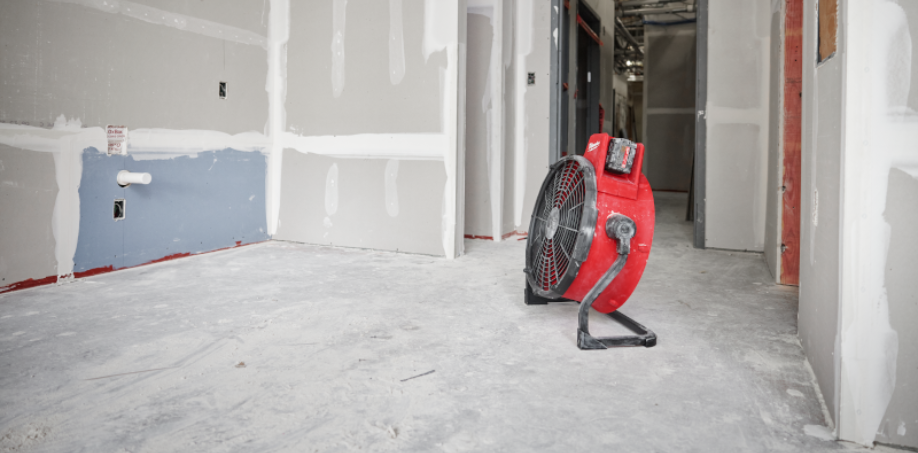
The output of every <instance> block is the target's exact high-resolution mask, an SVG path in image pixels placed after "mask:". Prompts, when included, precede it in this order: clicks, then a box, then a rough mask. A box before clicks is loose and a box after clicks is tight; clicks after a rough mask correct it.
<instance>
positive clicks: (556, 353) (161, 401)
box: [0, 194, 857, 452]
mask: <svg viewBox="0 0 918 453" xmlns="http://www.w3.org/2000/svg"><path fill="white" fill-rule="evenodd" d="M684 203H685V199H684V198H683V197H681V196H678V195H672V194H659V195H658V211H659V212H658V224H657V229H656V231H657V236H656V238H655V243H654V248H653V252H652V254H651V261H650V263H649V265H648V269H647V272H646V273H645V278H644V280H643V282H642V283H641V285H640V286H639V287H638V290H637V292H636V294H635V295H634V297H633V298H632V300H631V301H630V302H629V303H628V304H626V305H625V307H624V309H623V311H624V312H625V313H627V314H629V315H632V316H634V317H635V318H637V319H638V320H640V321H642V322H644V323H645V324H646V325H647V326H649V327H650V328H652V329H654V330H655V331H656V332H657V334H658V336H659V344H658V346H657V347H655V348H652V349H644V348H639V349H638V348H633V349H617V350H609V351H580V350H578V349H577V348H576V346H575V325H576V311H577V306H576V304H572V303H568V304H555V305H551V306H536V307H527V306H525V305H524V304H523V301H522V292H523V274H522V271H521V270H522V268H523V246H524V242H522V241H509V242H503V243H497V244H495V243H491V242H485V241H469V242H467V243H466V248H467V255H466V256H464V257H462V258H461V259H458V260H454V261H447V260H444V259H438V258H432V257H425V256H413V255H403V254H393V253H378V252H369V251H362V250H345V249H335V248H323V247H314V246H306V245H298V244H291V243H282V242H270V243H266V244H261V245H256V246H251V247H246V248H241V249H235V250H231V251H226V252H220V253H214V254H209V255H203V256H198V257H193V258H188V259H183V260H178V261H173V262H169V263H162V264H157V265H151V266H146V267H142V268H138V269H134V270H128V271H122V272H117V273H113V274H108V275H103V276H98V277H93V278H88V279H84V280H81V281H78V282H76V283H72V284H69V285H64V286H50V287H43V288H36V289H33V290H27V291H21V292H16V293H9V294H5V295H2V296H0V451H25V450H34V451H85V452H102V451H132V452H135V451H202V450H203V451H323V452H324V451H352V450H367V451H520V452H529V451H564V452H567V451H590V450H596V451H642V452H673V451H697V452H712V451H729V452H739V451H756V452H766V451H767V452H774V451H807V452H811V451H835V450H846V451H852V450H857V449H856V448H854V447H851V446H850V445H846V444H840V443H836V442H831V441H829V442H827V441H822V440H819V439H817V438H815V437H811V436H808V435H806V434H804V426H805V425H821V424H823V416H822V413H821V408H820V405H819V402H818V400H817V395H816V392H815V390H814V388H813V386H812V384H811V382H812V381H811V376H810V373H809V372H808V371H807V368H806V365H805V363H804V356H803V354H802V351H801V348H800V345H799V343H798V342H797V338H796V335H795V332H796V327H795V324H796V321H795V320H796V310H797V305H796V292H795V290H794V289H792V288H783V287H779V286H775V285H774V284H772V283H771V281H772V278H771V277H770V276H769V274H768V271H767V269H766V267H765V265H764V264H763V262H762V257H761V256H760V255H757V254H744V253H730V252H723V251H701V250H695V249H693V248H691V247H690V245H689V244H690V242H689V238H690V234H691V225H690V224H689V223H687V222H683V221H681V217H682V216H683V215H684V205H685V204H684ZM593 319H595V320H599V319H600V318H599V316H594V317H593ZM610 328H611V326H610V325H605V324H603V325H601V326H597V327H594V330H595V331H597V332H598V333H600V334H601V333H603V330H604V329H606V330H608V329H610ZM243 363H244V365H243ZM431 370H435V371H434V372H433V373H431V374H428V375H425V376H422V377H418V378H416V379H411V380H407V381H403V380H404V379H406V378H409V377H412V376H416V375H418V374H421V373H425V372H428V371H431Z"/></svg>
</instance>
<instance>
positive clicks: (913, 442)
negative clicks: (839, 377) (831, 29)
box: [876, 8, 918, 448]
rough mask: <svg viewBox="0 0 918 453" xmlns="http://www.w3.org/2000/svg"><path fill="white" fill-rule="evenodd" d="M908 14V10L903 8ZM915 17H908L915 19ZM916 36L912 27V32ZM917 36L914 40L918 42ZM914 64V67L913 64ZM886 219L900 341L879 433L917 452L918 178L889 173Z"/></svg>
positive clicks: (887, 280)
mask: <svg viewBox="0 0 918 453" xmlns="http://www.w3.org/2000/svg"><path fill="white" fill-rule="evenodd" d="M903 9H904V8H903ZM914 17H916V16H914V15H910V16H909V24H911V23H912V22H911V19H912V18H914ZM910 28H911V29H912V30H914V28H913V27H910ZM914 36H915V35H912V39H914ZM912 61H915V60H914V59H913V60H912ZM887 194H888V195H887V197H886V207H885V209H884V210H883V217H884V218H885V219H886V222H887V223H888V224H889V255H888V256H887V258H886V263H885V265H884V271H885V276H884V284H885V286H886V292H887V293H886V296H887V298H888V303H889V327H890V328H891V329H892V330H893V331H895V332H896V335H897V337H898V340H899V348H898V354H897V357H896V373H895V381H896V385H895V388H894V389H893V392H892V398H891V399H890V402H889V406H888V407H887V408H886V413H885V414H884V415H883V419H882V420H881V421H880V426H879V428H878V429H877V438H876V440H877V441H878V442H883V443H887V444H893V445H904V446H908V447H912V448H916V447H918V414H916V411H918V409H916V408H918V388H916V387H918V346H916V345H918V329H915V320H916V319H918V279H916V278H915V270H916V269H918V240H916V239H915V234H914V231H915V225H918V209H915V204H916V200H918V178H916V177H915V176H914V175H913V174H909V173H907V172H906V171H904V170H902V169H899V168H892V169H890V170H889V186H888V187H887Z"/></svg>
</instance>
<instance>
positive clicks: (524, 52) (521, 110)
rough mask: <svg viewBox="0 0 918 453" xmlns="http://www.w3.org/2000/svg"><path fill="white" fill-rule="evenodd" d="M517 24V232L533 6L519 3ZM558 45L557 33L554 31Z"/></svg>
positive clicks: (520, 218) (523, 181) (520, 217)
mask: <svg viewBox="0 0 918 453" xmlns="http://www.w3.org/2000/svg"><path fill="white" fill-rule="evenodd" d="M516 8H517V18H518V20H517V22H516V30H515V31H516V34H517V35H516V45H517V47H516V55H515V56H514V57H515V59H516V74H515V77H514V88H515V89H514V94H515V95H516V99H514V102H515V103H516V107H515V108H514V127H513V134H514V138H513V147H514V158H513V220H514V225H515V227H516V229H520V226H521V225H522V223H523V200H524V198H525V195H526V163H527V161H528V159H527V157H528V149H529V147H528V146H527V145H528V143H527V142H526V137H527V134H526V124H528V123H529V114H528V112H527V111H526V88H527V86H526V84H525V83H523V80H526V72H527V66H526V57H528V56H529V54H530V53H532V20H533V19H532V2H528V1H518V2H516ZM555 35H556V36H555V39H556V41H557V30H555Z"/></svg>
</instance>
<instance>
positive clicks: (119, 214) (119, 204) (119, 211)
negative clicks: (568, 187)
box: [112, 198, 124, 222]
mask: <svg viewBox="0 0 918 453" xmlns="http://www.w3.org/2000/svg"><path fill="white" fill-rule="evenodd" d="M112 214H113V215H112V217H114V219H115V221H116V222H117V221H118V220H124V198H116V199H115V207H114V209H113V212H112Z"/></svg>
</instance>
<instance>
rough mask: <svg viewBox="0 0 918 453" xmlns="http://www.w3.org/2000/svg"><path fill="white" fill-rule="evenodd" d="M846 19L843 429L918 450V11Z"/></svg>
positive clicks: (860, 13) (885, 3)
mask: <svg viewBox="0 0 918 453" xmlns="http://www.w3.org/2000/svg"><path fill="white" fill-rule="evenodd" d="M839 22H840V26H839V33H838V36H839V49H840V51H839V53H841V52H844V53H845V54H846V55H845V58H844V59H843V60H842V61H843V62H844V65H845V66H844V67H845V72H844V77H845V85H844V99H845V104H844V106H843V109H844V110H843V111H844V123H843V124H844V129H843V134H844V160H843V164H842V171H843V173H842V175H843V185H842V194H843V199H842V206H841V207H842V213H843V216H842V217H841V219H840V223H839V225H840V226H841V231H842V236H841V256H842V261H841V325H840V328H839V337H840V340H839V342H840V348H839V349H840V351H841V366H840V373H839V374H840V391H839V393H840V395H839V401H840V403H839V417H838V418H839V429H838V435H839V437H840V438H842V439H845V440H851V441H854V442H858V443H862V444H866V445H869V444H871V443H872V442H874V441H875V440H879V441H881V442H885V443H890V444H896V445H904V446H907V447H912V448H918V436H916V435H915V431H916V420H918V405H915V404H908V403H909V402H914V401H915V399H916V397H915V395H916V392H918V389H916V388H915V386H914V385H915V381H914V379H912V380H911V381H905V382H903V381H901V380H899V376H906V377H908V376H913V375H912V374H911V373H910V372H909V371H910V370H914V368H915V367H916V365H918V361H916V360H915V357H916V348H918V343H916V342H914V341H911V342H907V340H909V339H913V338H914V337H913V336H912V335H911V333H910V332H909V331H910V330H914V328H913V326H912V325H911V324H906V325H903V324H901V323H899V322H898V320H897V319H895V317H896V316H907V315H909V314H913V313H914V308H913V307H914V305H915V304H916V301H915V299H916V297H915V295H914V292H913V288H914V282H913V280H914V269H912V272H910V273H909V276H908V277H905V276H904V275H903V274H901V273H900V271H899V269H897V268H898V266H899V265H902V264H905V263H903V261H902V260H903V257H902V255H901V254H900V253H902V252H905V253H908V252H909V251H913V250H915V249H916V244H918V241H916V239H915V238H914V235H913V234H912V235H911V236H906V235H903V233H902V229H903V226H902V225H903V223H902V222H904V221H909V220H911V219H912V218H913V213H914V212H915V206H916V204H915V198H914V193H915V192H914V184H913V182H912V181H908V180H907V179H906V178H904V175H903V173H904V174H906V175H908V176H909V177H912V178H915V177H918V148H916V147H915V143H916V142H918V113H916V111H915V110H914V109H912V108H911V107H910V105H909V102H910V99H911V97H910V91H911V89H912V87H913V81H914V76H913V74H914V71H915V70H916V69H915V68H916V67H918V63H916V61H915V60H914V52H913V48H914V47H915V46H916V45H918V41H916V36H918V17H916V15H915V11H914V9H911V8H910V9H909V10H906V9H904V8H903V7H902V6H900V5H899V4H898V2H893V1H889V0H871V1H864V2H846V3H842V4H840V8H839ZM831 61H832V59H829V61H828V62H826V63H830V62H831ZM820 195H821V192H820ZM820 206H822V200H820ZM912 324H913V323H912ZM900 369H905V370H906V372H905V373H902V374H900Z"/></svg>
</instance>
